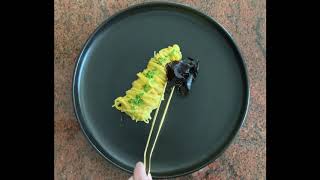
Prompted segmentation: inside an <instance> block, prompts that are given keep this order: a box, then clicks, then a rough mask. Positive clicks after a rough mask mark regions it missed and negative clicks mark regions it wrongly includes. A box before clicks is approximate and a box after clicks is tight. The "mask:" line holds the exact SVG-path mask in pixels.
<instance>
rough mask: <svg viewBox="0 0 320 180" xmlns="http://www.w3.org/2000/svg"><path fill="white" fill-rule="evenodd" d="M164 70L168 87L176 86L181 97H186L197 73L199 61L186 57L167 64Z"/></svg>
mask: <svg viewBox="0 0 320 180" xmlns="http://www.w3.org/2000/svg"><path fill="white" fill-rule="evenodd" d="M166 69H167V78H168V82H169V86H176V88H178V91H179V93H180V94H181V95H183V96H186V95H188V94H189V92H190V90H191V85H192V83H193V81H194V80H195V79H196V78H197V75H198V72H199V61H197V60H195V59H192V58H189V57H188V58H187V59H183V60H181V61H174V62H171V63H169V64H168V65H167V68H166Z"/></svg>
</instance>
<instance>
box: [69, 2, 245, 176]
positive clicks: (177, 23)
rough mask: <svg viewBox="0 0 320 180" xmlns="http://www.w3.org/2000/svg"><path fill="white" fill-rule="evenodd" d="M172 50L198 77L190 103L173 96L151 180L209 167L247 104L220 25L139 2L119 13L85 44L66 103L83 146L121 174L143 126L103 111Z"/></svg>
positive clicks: (132, 160)
mask: <svg viewBox="0 0 320 180" xmlns="http://www.w3.org/2000/svg"><path fill="white" fill-rule="evenodd" d="M175 43H177V44H178V45H179V46H180V48H181V51H182V54H183V56H184V57H187V56H189V57H193V58H195V59H198V60H200V71H199V76H198V78H197V80H196V82H195V83H194V84H193V89H192V91H191V94H190V96H188V97H184V98H182V97H179V96H178V95H177V94H175V96H174V97H173V99H172V101H171V104H170V109H169V111H168V114H167V118H166V120H165V123H164V126H163V129H162V131H161V134H160V137H159V139H158V143H157V146H156V148H155V151H154V154H153V159H152V170H151V173H152V175H153V177H158V178H163V177H176V176H181V175H186V174H188V173H191V172H194V171H196V170H199V169H200V168H202V167H204V166H205V165H207V164H208V163H210V162H212V161H213V160H215V159H216V158H217V157H218V156H219V155H220V154H221V153H222V152H223V151H224V150H225V149H226V148H227V146H228V145H229V144H230V143H231V141H232V139H233V138H234V137H235V135H236V134H237V132H238V130H239V129H240V127H241V125H242V123H243V121H244V119H245V116H246V112H247V109H248V101H249V83H248V77H247V73H246V68H245V64H244V61H243V58H242V56H241V54H240V52H239V49H238V48H237V46H236V44H235V42H234V41H233V40H232V38H231V36H230V35H229V34H228V33H227V32H226V30H225V29H224V28H223V27H221V25H219V24H218V23H217V22H215V21H214V20H213V19H211V18H210V17H208V16H206V15H204V14H202V13H201V12H199V11H197V10H195V9H192V8H190V7H187V6H184V5H179V4H172V3H159V2H153V3H146V4H140V5H137V6H133V7H130V8H128V9H126V10H124V11H121V12H120V13H118V14H116V15H114V16H112V17H111V18H109V19H108V20H106V21H105V22H103V23H102V24H101V25H100V26H99V27H98V28H97V29H96V31H95V32H94V33H93V34H92V35H91V36H90V38H89V39H88V41H87V42H86V43H85V45H84V47H83V50H82V51H81V54H80V55H79V58H78V62H77V65H76V67H75V72H74V79H73V100H74V108H75V113H76V116H77V119H78V120H79V123H80V125H81V128H82V130H83V132H84V134H85V136H86V137H87V138H88V140H89V142H90V143H91V144H92V145H93V147H94V148H95V149H96V150H97V151H98V152H99V153H100V154H101V155H102V156H103V157H104V158H105V159H107V160H108V161H110V162H111V163H112V164H114V165H116V166H117V167H119V168H121V169H123V170H125V171H127V172H132V170H133V168H134V165H135V164H136V162H138V161H143V152H144V147H145V144H146V140H147V137H148V133H149V129H150V126H151V124H145V123H143V122H141V123H136V122H135V121H132V120H131V119H130V118H128V117H127V116H124V115H122V113H120V112H119V111H117V110H116V109H114V108H112V107H111V106H112V105H113V102H114V99H115V98H117V97H118V96H123V95H124V94H125V91H126V90H128V89H130V88H131V83H132V82H133V81H134V80H135V79H136V78H137V76H136V73H138V72H139V71H141V70H143V69H144V68H145V67H146V65H147V63H148V60H149V59H150V58H151V57H152V56H153V52H154V51H158V50H160V49H162V48H165V47H167V46H169V45H172V44H175ZM153 114H154V112H153V113H152V115H153Z"/></svg>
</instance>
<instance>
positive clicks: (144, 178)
mask: <svg viewBox="0 0 320 180" xmlns="http://www.w3.org/2000/svg"><path fill="white" fill-rule="evenodd" d="M129 180H152V177H151V174H148V175H147V173H146V170H145V167H144V165H143V163H142V162H138V163H137V164H136V167H135V168H134V171H133V176H131V177H130V178H129Z"/></svg>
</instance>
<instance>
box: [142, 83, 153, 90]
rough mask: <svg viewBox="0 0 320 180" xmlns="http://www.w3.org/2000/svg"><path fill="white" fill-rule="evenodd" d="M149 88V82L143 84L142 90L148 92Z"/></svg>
mask: <svg viewBox="0 0 320 180" xmlns="http://www.w3.org/2000/svg"><path fill="white" fill-rule="evenodd" d="M150 89H151V86H150V85H149V84H145V85H144V86H143V90H144V92H148V91H149V90H150Z"/></svg>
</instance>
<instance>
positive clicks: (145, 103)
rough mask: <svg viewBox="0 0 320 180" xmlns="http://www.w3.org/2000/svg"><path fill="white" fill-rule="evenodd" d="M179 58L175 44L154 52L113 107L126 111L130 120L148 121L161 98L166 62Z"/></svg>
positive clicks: (180, 56)
mask: <svg viewBox="0 0 320 180" xmlns="http://www.w3.org/2000/svg"><path fill="white" fill-rule="evenodd" d="M181 59H182V54H181V52H180V47H179V46H178V45H176V44H175V45H173V46H169V47H167V48H164V49H161V50H160V51H159V52H158V53H155V55H154V57H152V58H151V59H150V60H149V63H148V65H147V68H146V69H144V70H143V71H142V72H139V73H137V76H138V79H137V80H135V81H134V82H133V83H132V88H131V89H129V90H128V91H126V95H125V96H123V97H118V98H116V99H115V100H114V105H113V107H115V108H116V109H118V110H119V111H121V112H124V113H126V114H127V115H128V116H130V117H131V119H132V120H135V121H144V122H145V123H149V120H150V119H151V116H150V114H151V112H152V111H153V110H154V109H157V108H158V105H159V103H160V101H162V100H163V98H162V99H161V97H162V94H163V93H164V90H165V89H164V86H165V83H166V82H167V75H166V64H168V63H170V62H172V61H180V60H181Z"/></svg>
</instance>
